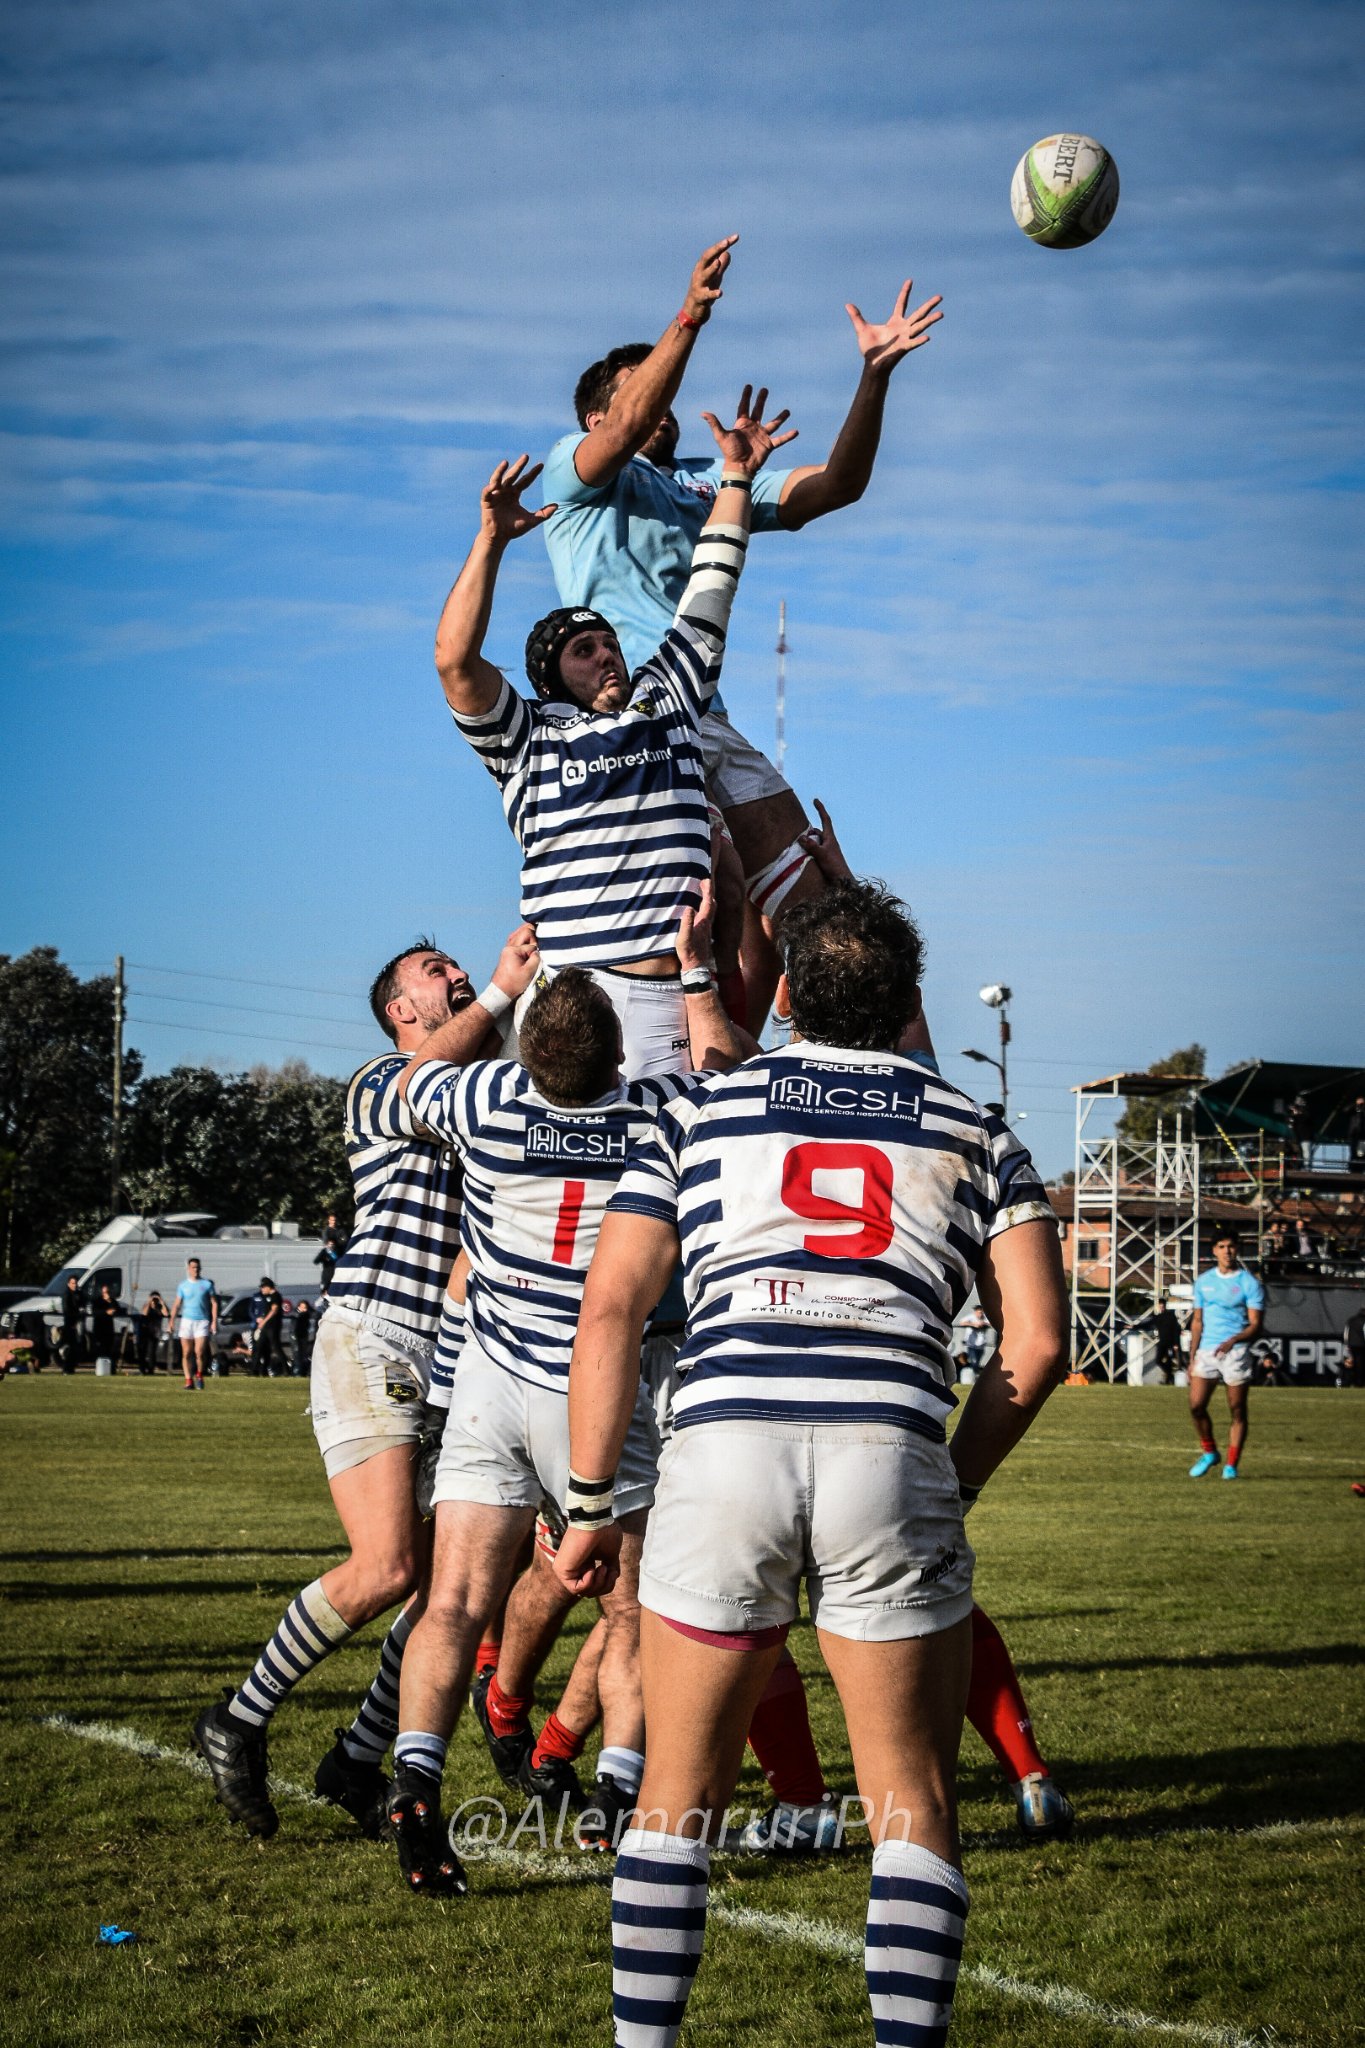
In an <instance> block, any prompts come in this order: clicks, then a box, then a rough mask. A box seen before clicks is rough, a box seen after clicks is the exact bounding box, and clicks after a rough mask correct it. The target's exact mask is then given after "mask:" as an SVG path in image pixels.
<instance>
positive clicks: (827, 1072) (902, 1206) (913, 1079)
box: [611, 1042, 1052, 1440]
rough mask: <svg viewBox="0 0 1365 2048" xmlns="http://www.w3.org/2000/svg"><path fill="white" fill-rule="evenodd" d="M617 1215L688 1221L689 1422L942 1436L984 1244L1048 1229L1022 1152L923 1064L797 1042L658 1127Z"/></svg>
mask: <svg viewBox="0 0 1365 2048" xmlns="http://www.w3.org/2000/svg"><path fill="white" fill-rule="evenodd" d="M611 1207H612V1209H613V1210H623V1211H627V1212H630V1213H632V1214H635V1215H640V1216H653V1217H657V1218H659V1219H660V1220H661V1221H663V1222H666V1223H669V1224H672V1225H673V1226H674V1227H676V1229H677V1231H678V1234H679V1237H680V1240H681V1243H682V1265H683V1283H684V1287H685V1290H686V1295H687V1309H688V1316H687V1336H686V1339H685V1341H684V1344H683V1348H682V1350H681V1352H680V1353H679V1357H678V1368H679V1371H680V1372H681V1373H682V1374H683V1375H684V1377H683V1380H682V1385H681V1388H680V1389H679V1391H678V1393H677V1396H676V1398H675V1402H674V1411H673V1420H674V1426H675V1427H676V1428H679V1429H682V1428H685V1427H687V1426H688V1425H689V1424H694V1423H700V1422H712V1421H724V1420H731V1421H733V1420H739V1419H749V1418H762V1419H766V1420H778V1421H787V1422H816V1423H820V1422H830V1423H840V1422H843V1423H847V1422H877V1423H894V1424H897V1425H899V1426H900V1427H902V1428H905V1429H913V1430H918V1431H920V1432H921V1433H922V1434H923V1435H926V1436H931V1437H934V1438H936V1439H938V1440H941V1439H942V1437H943V1433H944V1432H943V1422H944V1417H945V1415H946V1413H947V1411H948V1410H949V1409H950V1408H951V1407H952V1405H953V1396H952V1392H951V1388H952V1379H953V1373H952V1366H951V1363H950V1358H949V1341H950V1338H951V1335H952V1324H953V1317H954V1315H955V1314H956V1312H957V1311H958V1309H959V1308H961V1306H962V1304H963V1302H964V1301H965V1300H966V1298H967V1296H968V1294H969V1293H970V1292H971V1288H972V1284H973V1281H974V1279H975V1276H976V1271H977V1267H978V1266H979V1264H980V1261H981V1254H982V1250H983V1248H984V1246H985V1244H986V1242H987V1240H988V1239H989V1238H992V1237H995V1236H997V1235H998V1234H999V1233H1000V1232H1001V1231H1003V1230H1008V1229H1009V1228H1010V1227H1011V1226H1012V1225H1014V1224H1018V1223H1027V1222H1032V1221H1034V1220H1035V1219H1036V1218H1046V1219H1047V1220H1048V1221H1049V1222H1051V1221H1052V1209H1051V1206H1050V1205H1049V1203H1048V1199H1047V1195H1046V1192H1045V1190H1044V1188H1043V1184H1042V1181H1041V1180H1040V1179H1039V1177H1038V1175H1037V1173H1036V1171H1035V1170H1034V1166H1033V1162H1032V1160H1031V1159H1030V1158H1029V1155H1028V1153H1027V1152H1026V1151H1025V1150H1024V1148H1023V1146H1022V1145H1021V1144H1020V1143H1019V1140H1018V1139H1017V1138H1016V1137H1015V1136H1014V1135H1013V1133H1012V1132H1011V1131H1009V1130H1008V1129H1007V1128H1006V1126H1005V1125H1004V1124H1003V1123H1001V1122H1000V1120H999V1118H998V1117H993V1116H988V1115H987V1114H986V1112H985V1111H984V1110H982V1109H980V1108H978V1106H977V1105H976V1103H974V1102H972V1101H971V1100H970V1098H969V1097H968V1096H966V1095H963V1094H961V1093H960V1092H959V1091H958V1090H957V1089H956V1088H953V1087H950V1086H949V1084H948V1083H947V1082H946V1081H942V1080H940V1079H939V1078H938V1076H937V1075H936V1074H931V1073H930V1072H929V1071H928V1070H927V1069H926V1068H924V1067H921V1066H919V1065H917V1064H916V1063H915V1062H914V1061H911V1060H907V1059H901V1058H898V1057H897V1056H896V1055H895V1054H893V1053H885V1052H864V1051H858V1050H849V1049H847V1048H845V1047H840V1046H823V1045H816V1044H812V1043H806V1042H800V1043H797V1044H794V1045H788V1046H783V1047H781V1048H780V1050H778V1051H776V1052H771V1053H763V1054H760V1055H759V1056H758V1057H757V1058H755V1059H752V1060H748V1061H746V1062H745V1064H744V1065H743V1066H740V1067H736V1068H735V1069H734V1071H733V1072H732V1073H729V1074H722V1075H716V1076H713V1077H712V1078H711V1079H710V1080H708V1081H706V1082H705V1083H704V1084H702V1085H701V1086H700V1087H696V1088H694V1089H693V1090H692V1092H691V1093H689V1094H688V1095H686V1096H685V1097H683V1098H682V1099H681V1100H679V1101H677V1102H673V1103H670V1104H669V1105H668V1107H667V1108H665V1109H663V1110H661V1111H660V1113H659V1117H658V1119H657V1121H656V1123H655V1126H654V1128H653V1130H651V1131H649V1132H648V1133H647V1134H646V1135H645V1136H644V1137H643V1138H642V1139H641V1140H640V1141H639V1143H638V1144H637V1145H636V1147H635V1150H634V1151H633V1152H632V1154H631V1159H630V1163H629V1165H628V1167H627V1169H626V1171H625V1173H624V1175H623V1176H622V1179H621V1184H620V1186H619V1187H618V1189H617V1191H616V1194H615V1195H614V1196H613V1198H612V1202H611Z"/></svg>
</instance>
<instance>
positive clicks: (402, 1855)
mask: <svg viewBox="0 0 1365 2048" xmlns="http://www.w3.org/2000/svg"><path fill="white" fill-rule="evenodd" d="M387 1819H388V1825H389V1828H390V1829H391V1831H392V1834H393V1839H394V1842H395V1844H396V1846H397V1849H398V1868H399V1869H400V1870H401V1871H402V1873H403V1881H404V1883H405V1885H406V1886H407V1889H408V1890H409V1891H410V1892H415V1893H418V1894H419V1895H420V1896H422V1897H423V1898H432V1899H449V1898H462V1897H463V1896H464V1894H465V1892H467V1891H468V1890H469V1881H468V1879H467V1878H466V1876H465V1874H464V1870H463V1868H462V1866H461V1863H460V1859H459V1857H458V1856H457V1855H456V1854H455V1851H454V1850H453V1849H452V1848H451V1846H450V1844H449V1842H448V1841H447V1840H446V1830H445V1822H444V1821H443V1820H442V1819H441V1781H440V1779H439V1778H433V1777H432V1776H431V1774H430V1773H429V1772H428V1771H415V1770H413V1768H412V1766H411V1765H410V1764H398V1765H397V1766H396V1767H395V1770H394V1774H393V1784H392V1786H391V1788H390V1790H389V1797H388V1802H387Z"/></svg>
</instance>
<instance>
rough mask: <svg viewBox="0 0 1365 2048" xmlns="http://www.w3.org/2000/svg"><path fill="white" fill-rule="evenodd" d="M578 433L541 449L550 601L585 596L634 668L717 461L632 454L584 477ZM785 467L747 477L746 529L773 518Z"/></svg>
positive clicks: (652, 632)
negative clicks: (553, 594) (668, 460)
mask: <svg viewBox="0 0 1365 2048" xmlns="http://www.w3.org/2000/svg"><path fill="white" fill-rule="evenodd" d="M586 438H587V436H586V435H584V434H582V433H578V434H566V435H565V436H564V438H563V440H561V441H556V442H555V445H554V447H553V448H552V449H551V450H550V452H549V454H548V456H547V457H546V458H545V474H544V476H543V477H542V478H541V485H542V489H543V496H542V498H541V503H542V504H544V505H549V504H555V505H557V506H558V507H559V510H558V511H557V512H554V513H552V514H551V516H550V518H549V519H547V520H546V522H545V525H544V526H543V528H542V529H541V531H542V532H543V533H544V535H545V545H546V548H547V549H548V550H549V555H550V567H551V569H552V570H553V572H554V579H555V587H556V589H557V590H558V591H559V601H560V603H561V604H589V605H591V606H592V607H593V609H594V611H599V612H601V614H602V616H603V618H604V619H610V620H611V623H612V624H613V626H615V628H616V632H617V636H618V638H619V639H620V642H621V650H622V652H623V653H624V655H625V657H626V664H627V666H628V667H629V668H631V669H635V668H637V667H638V666H639V665H640V663H641V662H645V661H648V660H649V657H650V656H651V654H653V652H654V650H655V648H656V647H657V646H658V644H659V642H660V641H661V640H662V639H663V636H664V634H665V633H666V632H667V631H668V627H669V622H670V620H671V619H672V617H673V614H674V612H675V611H676V609H677V606H678V600H679V598H680V597H681V596H682V593H683V586H684V585H685V584H686V582H687V576H688V571H689V568H690V567H691V562H692V552H693V549H694V548H695V547H696V545H697V539H698V536H699V535H700V533H701V530H702V527H703V526H704V524H705V523H706V521H707V519H708V518H709V517H710V514H711V507H712V506H713V505H714V503H715V501H716V492H717V491H718V490H719V488H720V477H721V469H722V467H723V464H722V460H721V457H720V455H719V453H717V454H715V455H713V456H706V457H702V458H700V459H697V458H693V457H684V458H683V459H682V461H680V462H677V463H675V464H674V466H673V467H672V468H671V469H662V468H660V466H659V464H658V463H656V462H650V461H649V459H648V458H647V457H646V456H644V455H635V456H632V458H631V460H630V461H629V462H628V463H627V464H626V466H625V468H624V469H622V470H621V471H620V473H619V475H617V476H615V477H613V479H612V481H611V482H610V483H609V484H599V485H596V486H594V485H591V484H585V483H584V482H583V479H582V478H581V477H580V476H579V474H578V471H577V470H576V469H575V467H574V450H575V449H576V448H577V447H578V446H579V444H580V443H581V442H582V441H584V440H586ZM791 474H792V472H791V471H790V470H789V469H761V470H760V471H759V472H758V475H757V476H756V477H755V478H754V480H753V486H752V489H751V491H750V494H749V502H750V506H751V514H750V516H751V520H752V527H753V531H754V532H755V533H767V532H771V531H773V530H774V529H775V528H780V527H781V524H782V521H781V517H780V514H779V512H778V503H779V500H780V499H781V496H782V490H783V486H784V485H785V483H786V481H787V478H788V477H789V476H790V475H791ZM716 708H717V709H719V708H720V706H719V704H717V707H716Z"/></svg>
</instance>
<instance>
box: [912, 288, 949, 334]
mask: <svg viewBox="0 0 1365 2048" xmlns="http://www.w3.org/2000/svg"><path fill="white" fill-rule="evenodd" d="M942 304H943V297H942V294H941V293H940V294H939V295H938V296H937V297H935V298H932V299H926V300H925V301H924V304H923V305H922V306H916V308H915V310H914V312H913V313H912V314H911V315H910V318H911V320H912V321H914V322H916V323H917V324H923V325H924V326H926V327H927V326H928V324H929V322H930V321H931V320H941V319H942V318H943V315H942V313H941V312H940V311H939V308H940V307H941V306H942Z"/></svg>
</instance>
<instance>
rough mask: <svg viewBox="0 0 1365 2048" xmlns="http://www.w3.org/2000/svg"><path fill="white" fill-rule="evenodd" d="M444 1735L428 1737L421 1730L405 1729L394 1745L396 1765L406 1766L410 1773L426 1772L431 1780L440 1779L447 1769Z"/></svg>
mask: <svg viewBox="0 0 1365 2048" xmlns="http://www.w3.org/2000/svg"><path fill="white" fill-rule="evenodd" d="M447 1747H448V1745H447V1742H446V1739H445V1737H444V1735H428V1734H426V1733H425V1732H424V1730H422V1729H421V1728H405V1729H404V1730H403V1733H402V1734H401V1735H400V1736H399V1737H398V1740H397V1741H396V1742H395V1743H394V1745H393V1760H394V1762H395V1764H406V1765H407V1767H408V1769H409V1770H410V1771H425V1772H426V1774H427V1776H428V1777H429V1778H439V1777H440V1776H441V1775H442V1774H443V1772H444V1771H445V1767H446V1749H447Z"/></svg>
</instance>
